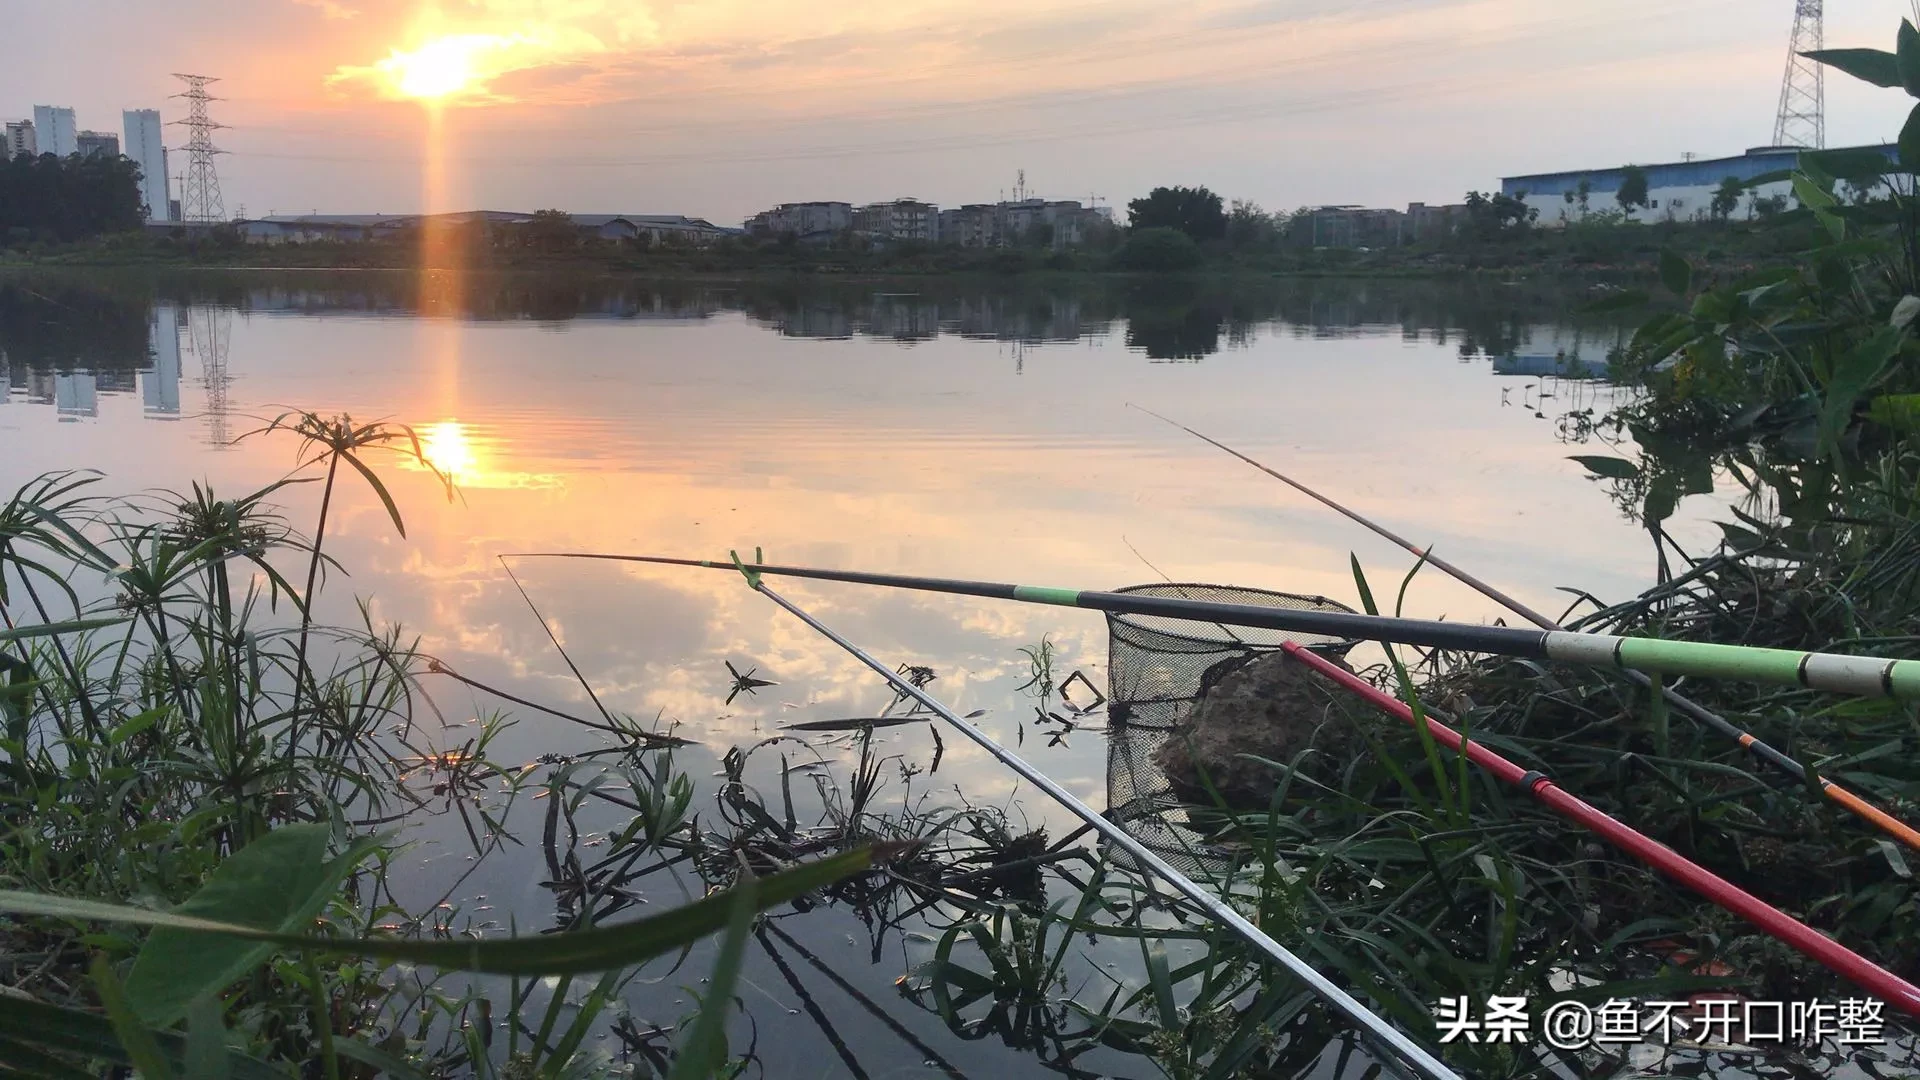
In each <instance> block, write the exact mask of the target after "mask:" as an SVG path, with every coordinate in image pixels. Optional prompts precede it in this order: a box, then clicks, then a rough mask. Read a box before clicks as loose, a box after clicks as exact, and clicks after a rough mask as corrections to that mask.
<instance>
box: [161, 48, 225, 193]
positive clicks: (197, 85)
mask: <svg viewBox="0 0 1920 1080" xmlns="http://www.w3.org/2000/svg"><path fill="white" fill-rule="evenodd" d="M173 77H174V78H176V79H179V80H180V81H182V82H184V83H186V84H187V91H186V93H184V94H175V95H173V96H174V97H179V98H186V99H187V118H186V119H185V120H175V121H173V122H174V123H175V124H180V125H182V126H184V127H185V128H186V129H187V145H186V147H185V148H184V149H185V150H186V151H187V154H188V155H189V159H188V161H187V176H186V184H185V185H184V186H183V187H182V189H181V192H180V211H181V213H180V216H181V217H182V218H183V219H185V220H187V221H195V222H202V223H206V222H216V221H224V220H226V216H227V209H226V206H225V205H224V204H223V203H222V202H221V199H220V173H219V172H218V171H217V170H215V169H214V167H213V159H214V156H215V155H217V154H223V153H225V152H226V151H224V150H221V149H220V148H219V147H217V146H215V145H213V133H214V131H215V130H217V129H219V128H223V127H226V125H225V124H217V123H214V121H213V118H212V117H210V116H208V115H207V104H208V103H209V102H213V101H218V100H220V99H219V98H216V97H214V96H212V95H211V94H209V93H207V85H208V84H209V83H216V82H219V81H220V80H219V79H217V78H214V77H213V76H210V75H181V74H178V73H176V74H175V75H174V76H173Z"/></svg>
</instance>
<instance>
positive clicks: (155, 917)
mask: <svg viewBox="0 0 1920 1080" xmlns="http://www.w3.org/2000/svg"><path fill="white" fill-rule="evenodd" d="M290 827H291V826H290ZM278 831H280V832H285V831H286V830H285V829H281V830H278ZM268 835H269V836H271V835H273V834H272V833H269V834H268ZM256 842H257V841H256ZM251 846H252V845H249V847H251ZM901 847H902V845H898V844H876V845H874V846H872V847H868V848H861V849H859V850H856V851H849V852H844V853H842V854H839V855H835V856H832V857H831V858H826V859H820V860H817V861H815V862H810V863H806V864H805V865H802V866H797V867H795V868H793V869H791V870H786V871H783V872H781V873H778V874H774V875H773V876H771V877H767V878H762V879H761V880H760V882H759V886H758V889H759V893H758V902H759V904H760V910H762V911H764V910H766V909H767V908H770V907H773V906H775V905H777V904H783V903H786V902H787V901H789V900H793V899H795V898H797V897H800V896H804V895H806V894H807V893H810V892H812V891H814V890H815V889H820V888H824V887H826V886H828V885H831V884H833V883H834V882H836V881H839V880H840V879H841V878H844V877H847V876H848V875H851V874H857V873H859V872H860V871H862V870H865V869H866V868H867V867H869V866H872V865H873V862H874V860H875V859H876V858H879V857H884V856H886V855H889V854H891V853H893V852H895V851H898V850H900V848H901ZM241 850H242V851H245V850H246V849H245V848H242V849H241ZM234 857H235V858H238V857H239V856H238V854H237V853H236V854H235V856H234ZM228 861H229V862H231V861H232V860H231V859H229V860H228ZM223 865H224V864H223ZM217 872H218V871H216V873H217ZM731 903H732V898H731V896H730V894H728V893H716V894H714V895H713V896H709V897H707V898H705V899H703V900H698V901H695V902H694V903H691V904H685V905H682V906H681V907H677V908H674V909H673V910H672V911H666V912H662V913H660V914H659V915H654V916H650V917H648V918H645V919H639V920H636V921H634V922H629V923H621V924H619V925H616V926H600V927H595V928H593V929H591V930H576V931H572V932H570V933H565V934H534V935H531V936H527V937H507V938H497V939H494V940H468V941H410V940H404V939H400V938H321V937H312V936H308V935H302V934H285V933H277V932H274V931H268V930H262V929H259V928H257V927H252V926H247V925H244V924H241V923H234V922H226V921H222V920H220V919H213V918H206V917H202V916H198V915H188V914H182V913H180V912H177V911H148V910H146V909H144V908H135V907H127V906H125V905H122V904H105V903H101V902H99V901H96V900H72V899H66V898H63V897H57V896H42V895H41V894H39V893H30V892H16V891H11V890H0V912H12V913H14V914H17V915H50V916H54V917H63V918H74V919H93V920H98V921H101V922H122V923H133V924H135V925H139V926H156V927H169V928H172V929H176V930H188V931H193V932H195V933H196V934H198V935H202V939H201V940H202V942H203V944H204V942H205V940H206V938H205V935H224V936H228V937H236V938H242V939H245V940H248V941H260V942H269V943H271V944H274V945H280V946H290V947H296V948H303V949H315V950H317V951H320V952H327V953H340V954H344V955H348V956H366V957H373V958H375V959H380V960H389V961H401V962H406V963H414V964H431V965H433V966H435V967H439V968H442V969H445V970H449V971H477V972H483V973H486V974H490V975H579V974H584V973H587V972H598V971H606V970H608V969H610V968H616V967H624V966H626V965H629V964H638V963H642V962H644V961H647V960H651V959H653V958H654V957H656V956H661V955H663V954H665V953H669V952H672V951H673V950H675V949H678V948H681V947H682V946H684V945H687V944H690V943H692V942H694V941H698V940H699V939H700V938H703V937H705V936H706V935H708V934H711V933H713V932H714V931H715V930H718V929H720V928H721V927H723V926H725V925H727V919H728V913H729V905H730V904H731Z"/></svg>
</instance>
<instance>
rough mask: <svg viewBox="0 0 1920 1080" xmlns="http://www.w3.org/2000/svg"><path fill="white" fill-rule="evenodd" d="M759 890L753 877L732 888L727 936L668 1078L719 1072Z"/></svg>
mask: <svg viewBox="0 0 1920 1080" xmlns="http://www.w3.org/2000/svg"><path fill="white" fill-rule="evenodd" d="M759 891H760V882H758V881H756V880H755V879H753V878H747V879H746V880H744V881H742V882H741V883H740V884H739V885H737V886H735V887H734V889H733V902H732V904H731V905H729V908H728V910H727V936H726V937H725V938H724V939H722V940H721V942H720V956H719V958H718V959H716V960H715V961H714V964H713V974H712V975H710V976H709V977H708V983H707V992H706V994H705V995H703V996H702V997H701V1000H700V1015H699V1017H698V1018H697V1019H695V1020H694V1022H693V1031H692V1033H691V1034H690V1035H689V1036H688V1038H687V1044H686V1045H685V1046H682V1047H681V1048H680V1054H679V1056H678V1057H677V1058H675V1059H674V1062H673V1070H672V1071H671V1072H669V1073H668V1074H667V1080H705V1078H706V1077H709V1076H718V1075H719V1074H720V1066H721V1065H722V1064H724V1063H725V1061H726V1057H727V1013H728V1012H729V1011H730V1010H731V1009H732V1008H733V987H734V984H735V983H736V982H737V981H739V978H740V966H741V963H742V962H743V961H744V960H745V959H746V949H747V933H748V932H749V931H750V930H752V929H753V915H754V912H756V911H758V910H760V904H759Z"/></svg>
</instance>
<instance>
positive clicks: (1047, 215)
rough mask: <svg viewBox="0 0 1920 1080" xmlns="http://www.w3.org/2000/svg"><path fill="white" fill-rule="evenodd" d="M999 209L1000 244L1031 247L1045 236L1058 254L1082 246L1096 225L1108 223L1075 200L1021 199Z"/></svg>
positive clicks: (998, 207) (1099, 214)
mask: <svg viewBox="0 0 1920 1080" xmlns="http://www.w3.org/2000/svg"><path fill="white" fill-rule="evenodd" d="M996 209H997V210H998V211H999V214H1000V222H1001V230H1002V237H1001V240H1000V242H1001V243H1007V244H1024V243H1029V242H1030V241H1031V238H1032V237H1034V236H1035V235H1039V234H1042V233H1044V234H1045V235H1046V236H1047V239H1048V243H1049V245H1050V246H1051V247H1053V248H1054V250H1056V251H1058V250H1061V249H1064V248H1070V247H1078V246H1080V244H1081V243H1082V242H1084V241H1085V239H1086V233H1087V231H1088V229H1089V228H1090V227H1092V226H1093V224H1094V223H1095V222H1100V223H1105V222H1106V220H1107V218H1106V215H1105V214H1103V213H1101V212H1100V211H1099V210H1095V209H1090V208H1088V207H1086V206H1082V205H1081V204H1080V203H1079V202H1077V201H1075V200H1072V199H1053V200H1049V199H1021V200H1019V201H1018V202H1003V203H1000V204H999V205H998V206H997V207H996Z"/></svg>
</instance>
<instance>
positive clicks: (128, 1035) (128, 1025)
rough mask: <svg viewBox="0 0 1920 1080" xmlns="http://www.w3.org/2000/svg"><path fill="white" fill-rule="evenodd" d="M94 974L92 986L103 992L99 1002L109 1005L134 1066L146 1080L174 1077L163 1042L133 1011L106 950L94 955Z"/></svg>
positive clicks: (109, 1014) (121, 1039)
mask: <svg viewBox="0 0 1920 1080" xmlns="http://www.w3.org/2000/svg"><path fill="white" fill-rule="evenodd" d="M91 974H92V976H93V988H94V990H95V991H96V992H98V993H99V995H100V1004H102V1005H104V1006H106V1010H107V1019H108V1021H110V1022H111V1023H112V1024H113V1033H114V1035H115V1036H117V1037H118V1038H119V1039H120V1045H121V1046H123V1047H125V1048H126V1050H127V1056H128V1057H130V1058H132V1059H133V1066H134V1068H136V1069H139V1070H140V1075H141V1076H142V1077H143V1078H145V1080H173V1067H172V1066H171V1065H169V1064H168V1063H167V1058H166V1055H165V1054H162V1053H161V1052H160V1044H159V1043H157V1042H155V1041H154V1039H153V1033H152V1032H151V1031H148V1030H147V1025H146V1024H145V1023H143V1022H142V1021H141V1020H140V1018H139V1017H138V1016H135V1015H134V1012H133V1007H132V1006H131V1005H129V1004H128V1003H127V996H126V994H125V992H123V991H122V989H121V987H120V980H119V979H117V978H115V977H114V974H113V965H112V964H111V963H109V962H108V960H107V958H106V955H105V954H103V953H96V954H95V955H94V958H93V970H92V972H91Z"/></svg>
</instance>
